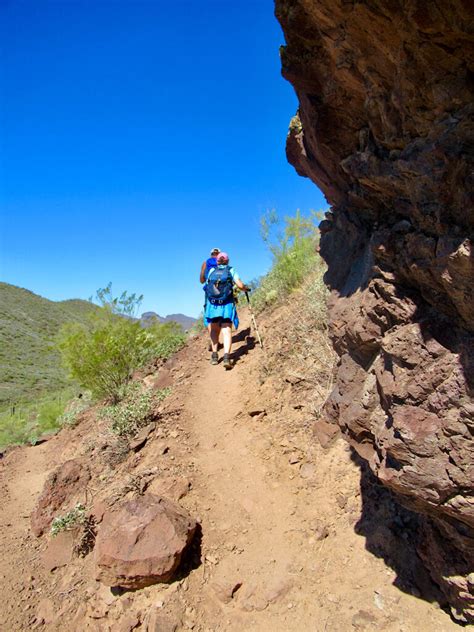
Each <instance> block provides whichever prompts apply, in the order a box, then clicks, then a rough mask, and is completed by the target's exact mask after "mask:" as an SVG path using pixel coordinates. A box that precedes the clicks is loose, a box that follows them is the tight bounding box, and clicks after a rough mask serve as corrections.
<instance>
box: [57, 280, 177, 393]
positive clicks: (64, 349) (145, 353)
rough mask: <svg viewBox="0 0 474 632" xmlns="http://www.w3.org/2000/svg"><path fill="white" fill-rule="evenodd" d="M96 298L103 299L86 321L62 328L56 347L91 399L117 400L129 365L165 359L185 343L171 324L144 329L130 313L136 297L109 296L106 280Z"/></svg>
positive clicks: (137, 301) (131, 367) (127, 377)
mask: <svg viewBox="0 0 474 632" xmlns="http://www.w3.org/2000/svg"><path fill="white" fill-rule="evenodd" d="M104 293H105V294H104ZM98 296H99V297H100V301H101V303H102V308H101V309H100V310H99V312H98V313H97V314H93V315H92V316H91V317H90V319H89V322H88V324H87V325H83V324H77V323H73V324H68V325H66V326H65V327H63V329H62V331H61V335H60V339H59V343H58V346H59V349H60V351H61V354H62V357H63V362H64V364H65V365H66V367H67V368H68V369H69V372H70V376H71V378H72V379H74V380H77V382H79V384H81V386H83V387H84V388H86V389H88V390H90V391H91V392H92V394H93V396H94V397H99V398H100V397H107V398H110V399H111V400H112V402H117V401H118V400H119V399H120V392H121V389H122V387H123V385H124V384H126V383H127V382H128V380H129V379H130V377H131V374H132V372H133V370H134V369H137V368H139V367H141V366H143V365H145V364H147V363H148V362H150V361H151V360H152V359H153V358H155V357H161V358H163V357H164V358H166V357H169V356H170V355H172V354H173V353H175V352H176V351H177V350H178V349H179V348H180V347H181V346H182V345H183V344H184V342H185V335H184V333H183V332H182V330H181V329H180V327H179V325H177V323H173V322H170V323H163V324H162V323H156V324H154V325H153V326H151V327H148V328H147V329H143V328H142V327H141V326H140V323H139V322H138V321H136V320H134V319H133V318H132V316H131V315H132V314H133V313H134V310H136V307H137V305H139V303H140V302H141V297H138V298H136V297H135V295H133V294H132V295H131V296H130V297H127V295H126V293H123V294H122V295H121V297H120V298H119V299H110V296H111V291H110V284H109V286H107V288H106V290H99V291H98ZM104 296H105V297H106V298H107V301H106V300H105V298H104ZM120 309H122V310H123V311H122V312H120Z"/></svg>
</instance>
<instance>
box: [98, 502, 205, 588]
mask: <svg viewBox="0 0 474 632" xmlns="http://www.w3.org/2000/svg"><path fill="white" fill-rule="evenodd" d="M196 528H197V523H196V521H195V520H193V519H192V518H191V517H190V516H189V515H188V514H187V513H186V512H185V511H184V509H182V508H181V507H180V506H179V505H176V504H175V503H173V502H171V501H170V500H167V499H165V498H161V497H159V496H155V495H154V494H146V495H144V496H138V497H137V498H134V499H133V500H128V501H126V502H124V503H123V504H122V505H120V506H118V507H117V508H114V509H112V510H109V511H107V512H106V513H105V514H104V518H103V521H102V524H101V525H100V529H99V533H98V536H97V542H96V547H95V560H96V569H97V572H96V579H98V580H99V581H101V582H102V583H104V584H106V585H107V586H112V587H113V586H120V587H122V588H128V589H135V588H143V587H145V586H150V585H151V584H156V583H158V582H168V581H170V580H171V579H173V577H174V576H175V574H176V571H177V569H178V567H179V564H180V562H181V558H182V555H183V552H184V550H185V549H186V547H187V546H188V545H189V544H190V542H191V540H192V538H193V536H194V533H195V531H196Z"/></svg>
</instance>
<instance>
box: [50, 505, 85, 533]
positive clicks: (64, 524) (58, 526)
mask: <svg viewBox="0 0 474 632" xmlns="http://www.w3.org/2000/svg"><path fill="white" fill-rule="evenodd" d="M85 521H86V507H85V505H83V504H82V503H77V505H76V506H75V507H73V508H72V509H71V510H70V511H68V512H67V513H65V514H64V516H58V517H56V518H54V520H53V522H52V524H51V535H52V536H57V535H58V533H61V531H70V530H71V529H74V528H76V527H80V526H83V525H84V523H85Z"/></svg>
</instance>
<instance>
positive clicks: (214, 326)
mask: <svg viewBox="0 0 474 632" xmlns="http://www.w3.org/2000/svg"><path fill="white" fill-rule="evenodd" d="M209 327H210V334H211V345H212V351H213V352H214V353H216V352H217V345H218V344H219V334H220V331H221V324H220V323H210V324H209Z"/></svg>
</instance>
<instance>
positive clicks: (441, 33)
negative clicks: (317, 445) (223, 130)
mask: <svg viewBox="0 0 474 632" xmlns="http://www.w3.org/2000/svg"><path fill="white" fill-rule="evenodd" d="M473 9H474V5H472V3H469V2H467V1H465V0H446V1H445V2H443V3H429V2H425V1H424V0H400V2H391V1H390V0H371V1H370V2H359V1H357V0H349V1H347V0H276V15H277V18H278V20H279V21H280V23H281V25H282V28H283V31H284V34H285V38H286V42H287V45H286V46H285V47H283V48H282V55H281V56H282V68H283V75H284V77H285V78H286V79H288V80H289V81H290V82H291V83H292V84H293V86H294V88H295V90H296V93H297V96H298V98H299V103H300V107H299V112H298V114H297V115H296V116H295V117H294V118H293V119H292V121H291V124H290V131H289V134H288V139H287V155H288V159H289V161H290V162H291V163H292V164H293V165H294V166H295V168H296V170H297V172H298V173H299V174H300V175H303V176H307V177H309V178H311V179H312V180H313V181H314V182H315V183H316V184H317V185H318V186H319V187H320V188H321V190H322V191H323V192H324V194H325V195H326V198H327V200H328V201H329V203H330V204H331V211H330V212H328V213H327V217H326V219H325V220H324V221H323V222H322V223H321V226H320V228H321V235H322V236H321V246H320V251H321V255H322V256H323V258H324V259H325V260H326V262H327V264H328V272H327V277H326V280H327V283H328V285H329V287H330V289H331V305H330V316H331V323H330V327H331V335H332V339H333V343H334V346H335V349H336V351H337V352H338V354H339V356H340V361H339V365H338V369H337V376H336V385H335V388H334V390H333V392H332V394H331V396H330V397H329V399H328V401H327V404H326V408H325V410H326V420H330V421H332V422H333V423H337V424H338V425H339V427H340V429H341V431H342V433H343V435H344V436H345V437H346V438H347V439H348V440H349V441H350V443H351V444H352V445H353V446H354V448H355V449H356V450H357V452H358V453H359V454H360V455H361V456H362V457H363V458H364V459H366V460H367V462H368V463H369V465H370V467H371V469H372V471H373V472H374V473H375V475H376V476H377V477H378V478H379V480H380V481H381V482H383V483H384V484H385V485H386V486H387V487H388V488H390V489H391V490H392V491H393V492H394V493H395V494H396V496H397V497H398V499H399V501H400V502H401V503H402V504H404V505H406V506H407V507H409V508H410V509H412V510H415V511H416V512H418V513H419V514H420V516H422V518H421V522H422V525H423V526H422V533H423V537H422V539H421V541H420V545H419V554H420V556H421V558H422V559H423V560H424V562H425V564H426V565H427V567H428V568H429V570H430V572H431V575H432V577H433V579H434V580H435V581H436V583H437V584H438V585H439V586H440V587H441V589H442V590H443V592H444V594H445V595H446V598H447V600H448V602H449V604H450V606H451V609H452V613H453V616H454V617H456V618H457V619H458V620H460V621H469V622H472V621H474V574H473V573H472V571H473V570H474V489H473V481H474V458H473V457H474V442H473V433H474V402H473V399H472V395H473V388H474V335H473V332H474V252H473V246H472V235H473V229H474V212H473V195H472V193H473V184H474V175H473V168H472V167H473V152H472V147H473V146H474V143H473V140H474V138H473V136H474V124H473V114H474V105H473V93H472V70H473V65H474V46H473V40H474V37H473V34H474V30H473V27H472V25H473V24H474V15H473Z"/></svg>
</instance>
